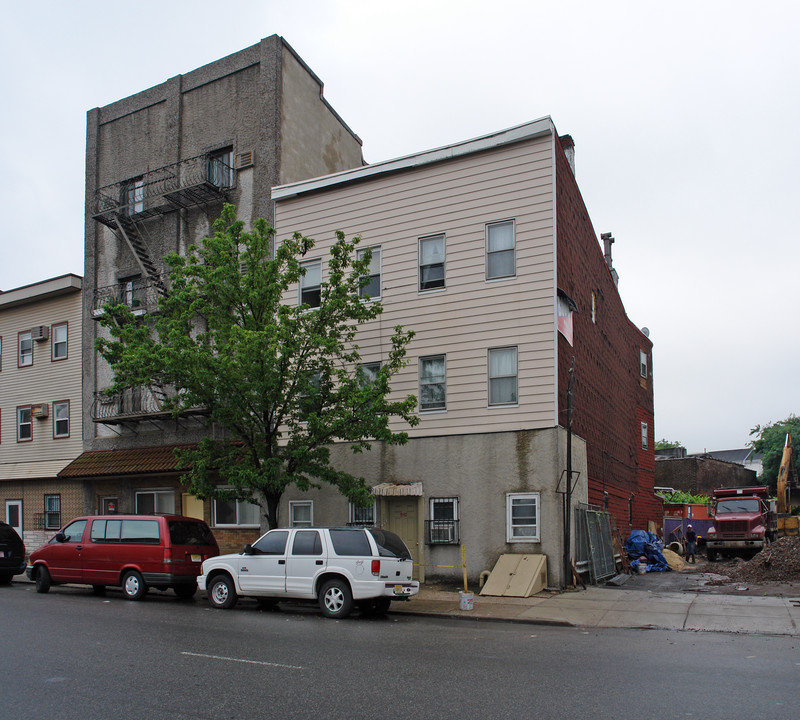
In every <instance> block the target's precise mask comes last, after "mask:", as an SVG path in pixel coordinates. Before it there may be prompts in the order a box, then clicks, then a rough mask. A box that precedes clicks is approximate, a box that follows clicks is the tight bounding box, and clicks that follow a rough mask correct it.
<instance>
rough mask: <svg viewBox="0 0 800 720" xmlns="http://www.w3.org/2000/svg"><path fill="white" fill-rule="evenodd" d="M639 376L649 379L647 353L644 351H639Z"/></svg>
mask: <svg viewBox="0 0 800 720" xmlns="http://www.w3.org/2000/svg"><path fill="white" fill-rule="evenodd" d="M639 375H641V377H643V378H647V353H646V352H645V351H644V350H639Z"/></svg>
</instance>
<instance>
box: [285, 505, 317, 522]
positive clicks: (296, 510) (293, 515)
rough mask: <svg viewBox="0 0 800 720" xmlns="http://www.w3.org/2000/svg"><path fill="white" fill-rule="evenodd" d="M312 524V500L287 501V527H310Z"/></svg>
mask: <svg viewBox="0 0 800 720" xmlns="http://www.w3.org/2000/svg"><path fill="white" fill-rule="evenodd" d="M313 524H314V503H313V501H311V500H293V501H291V502H290V503H289V527H311V526H312V525H313Z"/></svg>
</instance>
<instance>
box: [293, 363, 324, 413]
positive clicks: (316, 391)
mask: <svg viewBox="0 0 800 720" xmlns="http://www.w3.org/2000/svg"><path fill="white" fill-rule="evenodd" d="M321 382H322V380H321V378H320V374H319V373H314V374H313V375H311V377H309V378H308V385H307V386H306V387H305V388H303V389H302V390H303V391H301V393H300V395H299V397H298V398H297V411H298V412H297V419H298V421H299V422H301V423H305V422H308V417H309V415H311V414H312V413H317V414H319V413H320V412H322V394H321V393H320V387H321Z"/></svg>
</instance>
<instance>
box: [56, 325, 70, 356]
mask: <svg viewBox="0 0 800 720" xmlns="http://www.w3.org/2000/svg"><path fill="white" fill-rule="evenodd" d="M67 338H68V325H67V323H61V324H59V325H53V335H52V344H53V360H66V359H67Z"/></svg>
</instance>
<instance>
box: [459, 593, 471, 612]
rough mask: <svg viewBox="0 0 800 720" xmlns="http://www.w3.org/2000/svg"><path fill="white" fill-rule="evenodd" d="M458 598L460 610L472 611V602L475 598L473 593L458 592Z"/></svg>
mask: <svg viewBox="0 0 800 720" xmlns="http://www.w3.org/2000/svg"><path fill="white" fill-rule="evenodd" d="M458 597H459V607H460V608H461V609H462V610H472V600H473V598H474V597H475V593H471V592H461V591H459V593H458Z"/></svg>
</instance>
